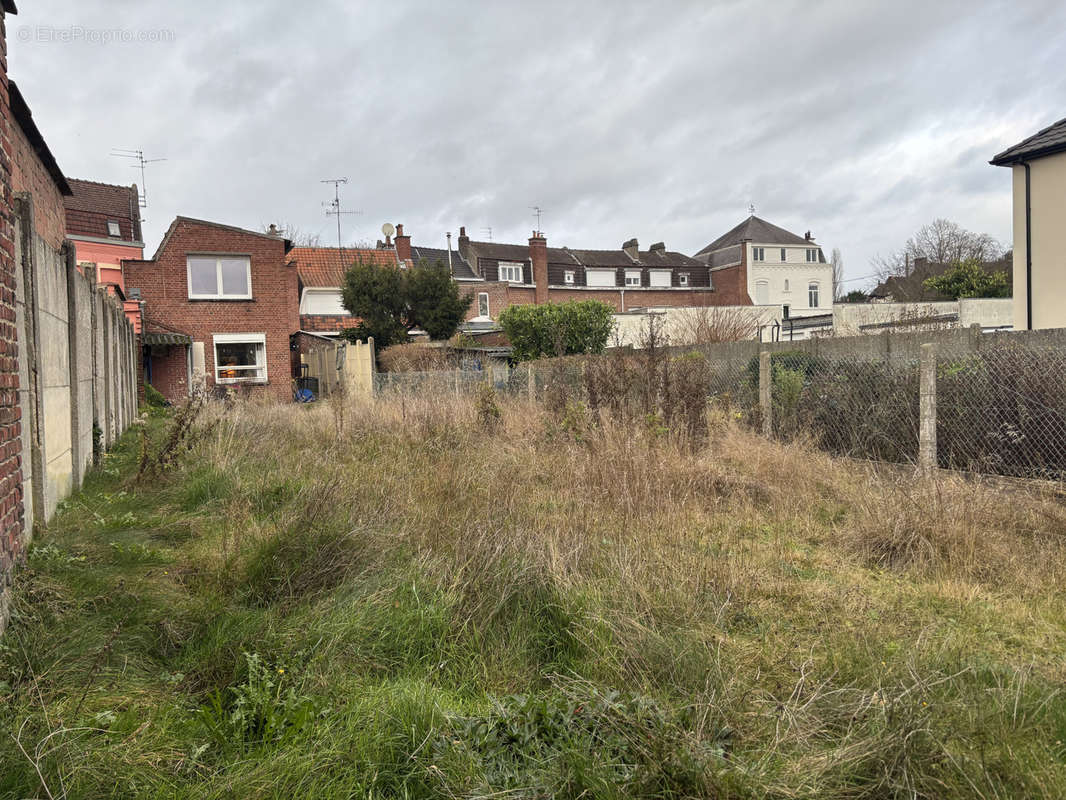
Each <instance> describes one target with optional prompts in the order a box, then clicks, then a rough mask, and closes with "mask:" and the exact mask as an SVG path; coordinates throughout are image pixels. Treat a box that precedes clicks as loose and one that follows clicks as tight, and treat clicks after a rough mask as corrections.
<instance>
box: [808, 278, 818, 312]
mask: <svg viewBox="0 0 1066 800" xmlns="http://www.w3.org/2000/svg"><path fill="white" fill-rule="evenodd" d="M807 305H808V306H810V307H811V308H818V284H817V283H814V282H813V281H812V282H811V283H808V284H807Z"/></svg>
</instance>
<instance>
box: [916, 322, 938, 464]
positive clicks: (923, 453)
mask: <svg viewBox="0 0 1066 800" xmlns="http://www.w3.org/2000/svg"><path fill="white" fill-rule="evenodd" d="M919 364H920V367H919V369H920V373H919V387H920V388H919V390H918V416H919V420H918V467H919V469H920V470H921V471H922V472H923V473H925V474H927V475H928V474H931V473H932V472H933V471H934V470H935V469H936V467H937V458H936V345H935V344H932V343H929V344H923V345H922V354H921V360H920V362H919Z"/></svg>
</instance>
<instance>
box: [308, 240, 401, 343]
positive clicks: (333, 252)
mask: <svg viewBox="0 0 1066 800" xmlns="http://www.w3.org/2000/svg"><path fill="white" fill-rule="evenodd" d="M356 261H359V262H362V263H364V264H375V265H378V266H392V267H399V266H401V263H400V261H399V260H397V258H396V250H395V248H393V247H392V246H391V244H390V245H389V246H387V247H386V246H383V247H378V248H369V247H364V248H357V247H345V248H339V247H294V248H292V250H290V251H289V264H290V265H291V266H292V267H293V269H295V271H296V275H297V279H298V291H299V302H300V330H302V331H308V332H310V333H320V334H323V335H325V336H336V335H337V334H339V333H340V332H341V331H342V330H344V329H345V328H351V327H354V326H355V325H358V324H359V320H358V319H356V318H355V317H353V316H352V315H351V314H349V313H348V311H347V309H345V308H344V306H342V305H341V286H342V285H343V284H344V273H345V272H346V271H347V270H348V268H349V267H351V266H352V264H354V263H355V262H356Z"/></svg>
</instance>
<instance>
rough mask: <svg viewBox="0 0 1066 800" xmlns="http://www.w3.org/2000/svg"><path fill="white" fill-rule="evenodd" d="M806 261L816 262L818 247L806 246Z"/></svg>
mask: <svg viewBox="0 0 1066 800" xmlns="http://www.w3.org/2000/svg"><path fill="white" fill-rule="evenodd" d="M807 261H808V262H810V263H812V264H817V263H818V248H817V247H808V248H807Z"/></svg>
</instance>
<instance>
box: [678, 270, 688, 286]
mask: <svg viewBox="0 0 1066 800" xmlns="http://www.w3.org/2000/svg"><path fill="white" fill-rule="evenodd" d="M677 285H678V286H688V273H687V272H682V273H679V274H678V276H677Z"/></svg>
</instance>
